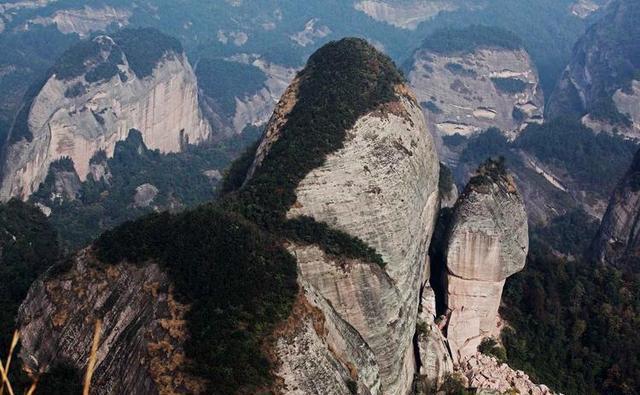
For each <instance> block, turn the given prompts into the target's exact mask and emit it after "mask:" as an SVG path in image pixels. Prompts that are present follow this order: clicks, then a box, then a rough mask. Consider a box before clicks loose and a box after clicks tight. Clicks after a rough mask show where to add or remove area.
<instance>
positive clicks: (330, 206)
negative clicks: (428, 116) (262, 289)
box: [258, 94, 439, 394]
mask: <svg viewBox="0 0 640 395" xmlns="http://www.w3.org/2000/svg"><path fill="white" fill-rule="evenodd" d="M396 105H397V107H396ZM396 105H394V108H397V110H394V111H385V110H382V111H381V112H374V113H371V114H368V115H365V116H363V117H361V118H360V119H359V120H358V121H357V122H356V125H355V126H354V127H353V129H352V130H349V131H348V132H347V138H346V141H345V145H344V148H342V149H340V150H338V151H337V152H335V153H333V154H330V155H329V156H328V157H327V159H326V161H325V164H324V165H323V166H321V167H319V168H317V169H314V170H312V171H311V172H310V173H309V174H308V175H307V176H306V177H305V178H304V179H303V181H302V182H301V183H300V184H299V186H298V188H297V189H296V195H297V201H296V203H295V204H294V205H293V206H292V208H291V209H290V210H289V213H288V216H289V217H290V218H295V217H298V216H302V215H305V216H311V217H313V218H314V219H316V220H317V221H322V222H326V223H327V224H329V225H331V226H332V227H334V228H337V229H339V230H342V231H344V232H347V233H348V234H350V235H353V236H357V237H359V238H360V239H362V240H363V241H365V242H366V243H368V244H369V245H370V246H372V247H375V248H376V250H377V251H378V252H379V253H380V254H381V255H382V257H383V259H384V261H385V263H386V266H385V267H384V268H381V267H379V266H377V265H375V264H371V263H365V262H359V261H344V260H342V259H337V258H335V257H331V256H328V255H326V254H325V253H324V252H323V251H322V250H320V249H319V248H317V247H314V246H296V245H292V247H291V249H292V252H293V253H294V255H295V256H296V258H297V260H298V266H299V270H300V277H301V278H302V279H304V281H307V282H308V283H309V285H310V286H311V287H313V289H314V290H315V291H316V292H317V293H318V294H319V295H321V296H322V297H323V298H325V299H326V300H327V301H328V302H329V303H330V305H331V306H332V307H333V309H335V312H336V313H337V314H338V316H339V317H341V319H343V320H344V321H345V322H347V323H348V324H349V325H351V326H353V327H354V328H355V329H356V331H357V332H358V334H359V336H361V337H362V338H363V339H364V341H365V342H366V344H367V346H368V347H370V348H371V350H372V352H373V354H374V355H375V359H376V362H377V365H378V367H379V370H380V378H381V382H382V385H381V391H382V393H397V394H402V393H408V391H409V390H410V386H411V383H412V381H413V375H414V373H415V370H416V366H415V358H414V350H413V346H412V341H413V335H414V332H415V325H416V319H417V312H418V311H417V310H418V302H419V290H420V286H421V284H422V283H423V282H424V278H423V276H424V275H425V273H424V268H425V265H426V255H427V254H426V252H427V248H428V244H429V240H430V237H431V233H432V231H433V226H434V221H435V216H436V210H437V204H438V197H437V181H438V169H439V167H438V161H437V157H436V153H435V149H434V146H433V144H432V142H431V140H430V138H429V134H428V132H427V130H426V126H425V124H424V120H423V117H422V114H421V111H420V108H419V107H418V105H417V104H416V103H415V101H413V100H412V99H409V98H408V97H406V96H404V95H400V94H399V98H398V102H397V104H396ZM271 136H277V134H274V133H269V132H267V134H266V137H265V139H270V138H272V137H271ZM263 143H264V142H263ZM262 146H264V148H265V150H264V151H261V150H260V149H259V150H258V158H259V157H260V156H259V155H260V154H261V152H268V149H267V148H266V147H267V145H261V147H262ZM322 393H325V392H322Z"/></svg>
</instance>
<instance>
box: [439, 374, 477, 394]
mask: <svg viewBox="0 0 640 395" xmlns="http://www.w3.org/2000/svg"><path fill="white" fill-rule="evenodd" d="M438 391H439V392H440V391H441V392H443V393H445V394H447V395H471V394H472V393H473V392H472V391H469V390H467V388H466V387H465V386H464V384H463V383H462V377H460V373H451V374H448V375H447V376H446V377H445V379H444V383H443V384H442V385H441V386H440V388H438Z"/></svg>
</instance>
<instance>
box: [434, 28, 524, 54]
mask: <svg viewBox="0 0 640 395" xmlns="http://www.w3.org/2000/svg"><path fill="white" fill-rule="evenodd" d="M522 45H523V44H522V40H521V39H520V38H519V37H518V36H517V35H515V34H513V33H512V32H510V31H508V30H505V29H501V28H498V27H492V26H482V25H472V26H469V27H466V28H463V29H452V28H445V29H440V30H437V31H435V32H434V33H433V34H431V35H430V36H429V37H427V38H426V39H425V40H424V42H423V43H422V49H426V50H429V51H433V52H436V53H445V54H446V53H453V52H470V51H473V50H475V49H477V48H504V49H519V48H522Z"/></svg>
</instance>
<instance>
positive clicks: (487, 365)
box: [457, 353, 554, 395]
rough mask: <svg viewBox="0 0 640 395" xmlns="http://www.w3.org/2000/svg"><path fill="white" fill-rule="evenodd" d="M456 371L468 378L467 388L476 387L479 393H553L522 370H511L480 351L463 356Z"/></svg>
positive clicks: (533, 394)
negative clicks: (533, 380)
mask: <svg viewBox="0 0 640 395" xmlns="http://www.w3.org/2000/svg"><path fill="white" fill-rule="evenodd" d="M457 371H459V372H460V373H462V374H463V375H464V377H465V378H466V379H467V380H468V386H469V388H473V389H476V390H477V391H478V392H477V393H479V394H496V393H497V394H506V393H512V392H516V393H518V394H529V395H552V394H554V392H553V391H551V390H550V389H549V388H548V387H547V386H546V385H543V384H540V385H538V384H535V383H533V382H532V381H531V379H530V378H529V376H528V375H527V374H526V373H524V372H523V371H521V370H513V369H511V368H510V367H509V366H508V365H507V364H501V363H500V362H498V361H497V360H496V359H495V358H494V357H489V356H487V355H483V354H480V353H477V354H474V355H471V356H469V357H467V358H465V360H464V361H462V363H461V364H460V366H459V368H458V369H457Z"/></svg>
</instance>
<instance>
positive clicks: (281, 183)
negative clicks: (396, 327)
mask: <svg viewBox="0 0 640 395" xmlns="http://www.w3.org/2000/svg"><path fill="white" fill-rule="evenodd" d="M299 77H300V81H301V82H300V86H299V93H298V101H297V104H296V105H295V106H294V108H293V109H292V110H291V113H290V114H289V117H288V121H287V123H286V124H285V125H284V126H283V128H282V137H281V138H279V139H278V140H277V141H276V142H275V143H274V144H273V146H272V147H271V149H270V152H269V155H268V156H267V157H266V158H265V160H264V161H263V163H262V165H261V166H260V167H259V168H258V170H257V171H256V173H255V175H254V177H253V178H252V179H251V180H250V182H249V183H247V185H245V187H244V188H242V189H240V190H239V191H237V192H235V193H233V194H230V195H228V196H227V198H226V199H225V201H224V202H223V206H224V207H226V209H227V210H232V211H237V212H239V213H241V214H242V215H244V216H245V217H246V218H247V219H249V220H251V221H254V222H255V223H256V224H258V225H259V226H261V227H264V228H266V229H270V230H272V231H276V232H285V233H287V234H288V236H290V237H292V238H294V239H296V240H299V241H304V239H305V236H304V235H305V233H306V231H307V229H308V226H309V224H308V221H300V222H297V223H296V222H290V223H289V224H287V220H286V212H287V210H288V209H289V207H291V205H293V203H294V202H295V200H296V196H295V192H294V191H295V188H296V186H297V185H298V183H299V182H300V181H301V180H302V179H303V178H304V177H305V176H306V175H307V174H308V173H309V171H311V170H312V169H314V168H317V167H319V166H322V164H323V163H324V160H325V157H326V156H327V155H328V154H330V153H331V152H334V151H336V150H338V149H340V148H342V146H343V140H344V138H345V133H346V131H347V130H348V129H350V128H351V127H353V125H354V124H355V122H356V120H357V119H358V118H359V117H360V116H361V115H364V114H366V113H367V112H369V111H371V110H373V109H375V108H377V107H379V106H381V105H383V104H384V103H387V102H389V101H393V100H395V97H396V96H395V91H394V88H395V86H396V85H397V84H400V83H402V82H403V81H404V79H403V77H402V75H401V74H400V73H399V72H398V70H397V69H396V68H395V66H394V64H393V62H392V61H391V60H390V59H389V58H388V57H386V56H385V55H382V54H380V53H379V52H378V51H377V50H375V49H374V48H373V47H372V46H370V45H369V44H367V42H366V41H364V40H361V39H353V38H348V39H343V40H340V41H337V42H331V43H329V44H327V45H325V46H324V47H322V48H321V49H319V50H318V51H317V52H316V53H314V54H313V55H312V56H311V57H310V58H309V62H308V63H307V66H306V68H305V69H304V70H303V71H302V72H301V73H300V75H299ZM316 230H318V231H319V230H322V231H323V232H326V234H324V235H316V237H317V239H318V240H321V241H322V240H327V241H329V240H330V241H335V240H343V241H344V237H343V236H342V235H340V234H338V233H334V232H336V231H335V230H332V229H331V228H329V227H324V226H321V225H317V226H316ZM330 233H334V234H330ZM351 241H352V242H353V245H352V247H351V248H346V245H344V244H343V245H342V247H341V250H343V251H344V252H347V251H352V252H353V253H354V254H355V255H354V256H353V257H358V256H361V255H360V252H365V254H364V256H361V257H362V258H364V259H366V260H368V261H371V262H378V263H380V258H379V256H378V254H376V253H373V252H372V251H371V250H369V249H363V248H362V242H361V241H359V240H357V239H356V238H351ZM320 246H322V247H323V248H325V249H326V250H328V251H331V250H332V249H333V247H332V246H330V245H323V244H320Z"/></svg>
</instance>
